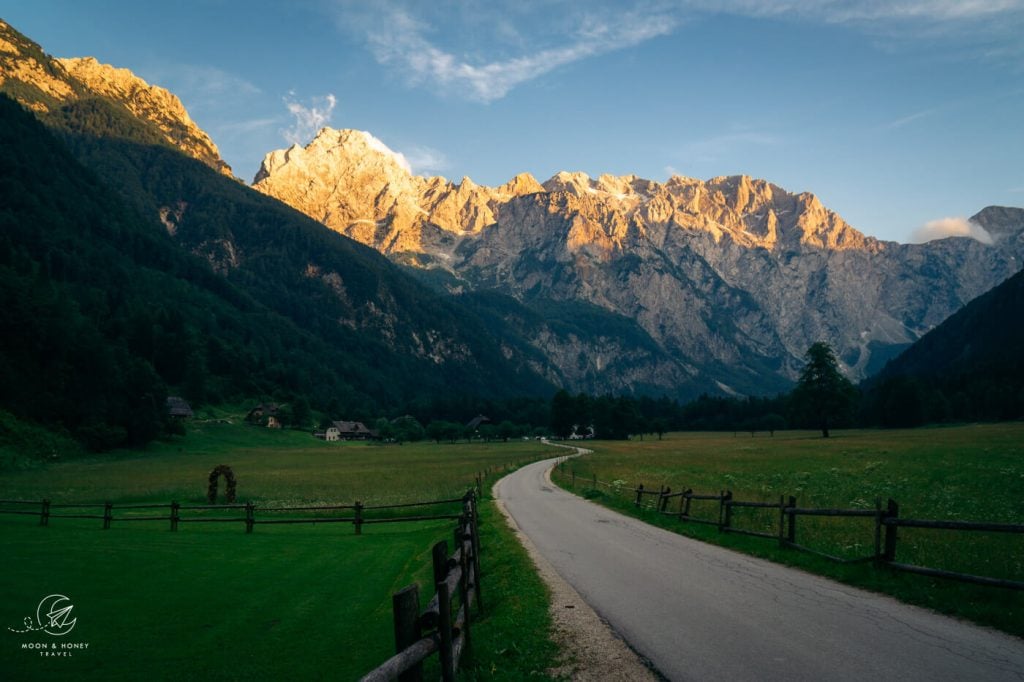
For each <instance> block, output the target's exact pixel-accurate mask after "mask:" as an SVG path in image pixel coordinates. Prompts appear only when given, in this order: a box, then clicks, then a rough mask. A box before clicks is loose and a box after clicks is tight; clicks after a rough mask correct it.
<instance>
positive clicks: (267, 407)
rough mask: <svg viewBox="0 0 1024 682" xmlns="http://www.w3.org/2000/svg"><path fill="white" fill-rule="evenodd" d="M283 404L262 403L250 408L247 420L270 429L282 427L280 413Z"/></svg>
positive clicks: (246, 416)
mask: <svg viewBox="0 0 1024 682" xmlns="http://www.w3.org/2000/svg"><path fill="white" fill-rule="evenodd" d="M281 407H282V406H281V405H278V404H277V403H260V404H259V405H257V406H256V407H254V408H252V409H251V410H249V414H247V415H245V421H247V422H248V423H250V424H255V425H257V426H265V427H267V428H268V429H279V428H281V416H280V414H279V412H280V410H281Z"/></svg>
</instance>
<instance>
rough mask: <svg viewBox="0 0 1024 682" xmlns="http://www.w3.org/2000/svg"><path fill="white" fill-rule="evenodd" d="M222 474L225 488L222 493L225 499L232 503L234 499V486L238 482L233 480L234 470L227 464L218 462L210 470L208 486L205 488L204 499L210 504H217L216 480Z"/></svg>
mask: <svg viewBox="0 0 1024 682" xmlns="http://www.w3.org/2000/svg"><path fill="white" fill-rule="evenodd" d="M221 476H224V481H225V482H226V484H227V490H226V491H225V493H224V497H225V501H226V502H227V503H228V504H232V503H233V502H234V501H235V488H236V487H237V486H238V482H237V481H236V480H235V472H233V471H232V470H231V467H229V466H228V465H227V464H218V465H217V466H215V467H214V468H213V471H211V472H210V487H209V488H207V489H206V499H207V501H208V502H209V503H210V504H217V481H218V479H220V477H221Z"/></svg>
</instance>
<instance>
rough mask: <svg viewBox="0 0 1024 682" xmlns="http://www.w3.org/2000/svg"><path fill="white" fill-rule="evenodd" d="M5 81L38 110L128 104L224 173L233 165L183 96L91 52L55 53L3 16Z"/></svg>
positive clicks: (1, 78)
mask: <svg viewBox="0 0 1024 682" xmlns="http://www.w3.org/2000/svg"><path fill="white" fill-rule="evenodd" d="M0 86H3V88H4V90H5V91H7V92H8V93H11V94H12V95H13V96H14V98H15V99H17V100H18V101H19V102H20V103H21V104H22V105H23V106H25V107H26V108H29V109H31V110H33V111H35V112H37V113H40V114H46V113H51V112H54V111H55V110H57V109H59V108H60V107H61V106H62V105H64V104H66V103H69V102H73V101H76V100H81V99H88V98H90V97H96V96H101V97H104V98H107V99H109V100H112V101H114V102H117V103H119V104H120V105H123V106H124V107H125V108H126V109H127V110H128V111H129V112H130V113H131V114H132V115H134V116H136V117H138V118H139V119H142V120H143V121H146V122H148V123H149V124H151V127H152V129H153V130H154V131H155V132H156V133H157V134H158V135H160V136H161V137H163V139H165V140H166V141H167V142H168V143H169V144H171V145H172V146H174V147H176V148H177V149H179V150H180V151H182V152H184V153H185V154H187V155H189V156H191V157H193V158H195V159H198V160H199V161H202V162H203V163H205V164H206V165H208V166H210V167H211V168H213V169H215V170H216V171H218V172H220V173H223V174H225V175H229V176H230V175H231V168H230V166H228V164H227V163H225V162H224V160H223V159H221V158H220V152H219V151H218V150H217V146H216V145H215V144H214V143H213V140H211V139H210V136H209V135H207V134H206V133H205V132H204V131H203V130H202V129H200V128H199V126H197V125H196V124H195V123H194V122H193V121H192V119H191V118H190V117H189V115H188V112H187V111H186V110H185V107H184V106H183V105H182V103H181V100H179V99H178V98H177V97H176V96H174V95H172V94H171V93H170V92H168V91H167V90H165V89H163V88H161V87H158V86H155V85H150V84H148V83H147V82H146V81H144V80H142V79H141V78H139V77H138V76H136V75H135V74H133V73H132V72H131V71H129V70H128V69H117V68H114V67H113V66H110V65H108V64H101V63H99V62H98V61H96V60H95V59H93V58H92V57H82V58H75V59H53V58H51V57H49V56H48V55H46V54H45V53H44V52H43V51H42V50H41V49H40V48H39V46H38V45H36V44H35V43H33V42H32V41H30V40H28V39H27V38H25V37H24V36H23V35H21V34H20V33H18V32H17V31H16V30H14V29H13V28H12V27H11V26H10V25H9V24H7V23H5V22H3V21H0Z"/></svg>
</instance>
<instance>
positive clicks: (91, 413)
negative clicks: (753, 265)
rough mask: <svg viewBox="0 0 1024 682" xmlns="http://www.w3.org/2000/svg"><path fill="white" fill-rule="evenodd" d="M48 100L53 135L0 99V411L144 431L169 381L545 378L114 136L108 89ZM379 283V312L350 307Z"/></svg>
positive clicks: (415, 289)
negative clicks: (228, 251) (176, 228)
mask: <svg viewBox="0 0 1024 682" xmlns="http://www.w3.org/2000/svg"><path fill="white" fill-rule="evenodd" d="M60 115H61V116H63V117H64V118H65V119H66V121H65V122H66V123H67V125H66V126H64V127H58V128H56V130H57V131H58V132H59V133H60V134H61V137H62V139H58V137H57V136H56V135H55V134H54V132H53V130H48V129H47V128H46V127H44V126H43V125H41V124H40V123H39V122H38V121H37V120H36V119H35V118H34V117H32V116H31V115H30V114H28V113H27V112H25V111H24V110H22V108H21V107H20V106H18V105H17V104H16V103H14V102H13V101H11V100H9V99H7V98H6V97H0V164H2V166H0V302H2V305H3V311H4V312H3V315H2V316H0V409H4V410H7V411H8V412H10V413H11V414H14V415H16V416H18V417H20V418H23V419H27V420H30V421H33V422H38V423H42V424H50V425H52V426H53V427H55V428H58V429H61V430H64V431H66V432H68V433H70V434H71V435H73V436H74V437H75V438H77V439H79V440H80V441H82V442H84V443H85V444H86V445H88V446H89V447H90V448H93V449H104V448H109V447H115V446H120V445H138V444H141V443H145V442H147V441H148V440H150V439H152V438H153V437H155V436H156V435H157V434H158V433H159V432H160V430H161V428H162V427H163V422H164V419H163V415H164V400H165V396H166V395H167V394H168V392H169V391H173V392H175V393H179V394H183V395H184V396H185V397H186V398H188V399H189V400H192V401H194V402H195V403H199V404H202V403H219V402H223V401H230V400H255V399H258V398H262V397H273V398H275V399H278V400H283V401H291V400H295V399H298V398H301V399H302V400H303V401H308V402H309V403H310V404H312V405H313V406H314V407H315V408H316V409H319V410H323V411H326V412H333V413H335V414H341V413H344V412H349V411H359V412H384V411H394V410H397V409H399V408H400V407H403V406H405V405H408V404H414V403H415V402H417V401H418V400H419V401H422V400H423V399H424V398H425V397H430V396H434V395H438V394H443V393H445V392H446V389H452V388H454V387H460V388H461V390H462V391H464V392H465V393H466V394H468V395H479V396H482V397H487V396H494V397H508V396H511V395H515V394H531V395H545V394H547V395H550V392H552V391H553V389H551V388H549V387H548V385H547V384H546V383H545V382H543V381H542V380H540V379H539V378H538V377H537V376H536V375H533V374H532V373H530V372H528V371H519V370H518V369H517V368H515V367H513V366H510V364H509V363H507V362H506V361H505V359H504V358H503V357H502V356H501V354H500V352H499V350H498V347H497V342H496V341H495V340H494V339H493V338H491V337H490V336H489V332H487V331H486V330H485V329H484V327H483V325H482V324H480V323H476V322H474V320H472V319H468V320H467V319H465V318H464V316H462V315H460V314H459V311H457V310H456V309H454V308H453V307H452V306H450V305H447V304H446V303H445V302H444V301H442V300H440V299H439V298H438V297H437V296H436V294H434V293H433V292H431V291H430V290H429V289H426V288H425V287H422V286H420V285H418V284H416V283H415V282H413V281H412V280H410V279H408V278H407V277H405V276H404V275H402V274H401V273H400V272H398V271H397V270H396V269H395V268H394V267H393V266H391V265H390V264H388V263H387V261H385V260H384V259H383V258H382V257H380V256H379V255H378V254H376V253H375V252H373V251H370V250H369V249H365V248H364V247H361V246H359V245H357V244H354V243H352V242H350V241H348V240H345V239H344V238H342V237H340V236H338V235H335V234H333V233H330V232H329V231H327V230H325V229H323V228H322V227H320V226H319V225H317V224H316V223H313V222H312V221H309V220H308V219H306V218H304V217H301V216H299V215H298V214H295V213H294V211H291V209H288V208H286V207H283V206H281V205H280V204H277V202H273V201H272V200H269V199H266V198H265V197H261V196H260V195H258V194H256V193H254V192H252V191H250V190H248V189H246V188H244V187H243V186H241V185H239V184H238V183H236V182H234V181H232V180H230V179H227V178H223V177H221V176H219V175H217V174H216V173H214V172H213V171H211V170H209V169H208V168H206V167H205V166H202V165H201V164H199V163H198V162H195V161H192V160H190V159H187V158H185V157H183V156H181V155H180V154H178V153H177V152H174V151H173V150H170V149H168V148H166V147H163V146H160V145H151V146H147V145H144V144H140V143H138V142H136V141H125V140H124V139H122V138H123V135H125V134H127V133H126V132H125V131H128V132H129V133H131V134H133V135H135V134H137V133H138V131H133V130H132V126H133V122H132V121H131V120H130V119H129V118H128V117H127V115H126V114H124V113H123V112H121V111H118V110H116V109H114V108H112V107H111V105H110V104H109V103H105V102H102V101H100V102H89V101H87V102H76V103H74V104H73V105H69V106H68V107H65V108H64V109H63V110H62V111H61V114H60ZM107 133H109V134H110V136H109V137H105V136H104V135H106V134H107ZM72 150H75V152H76V153H72ZM76 157H77V158H76ZM82 158H86V159H90V160H91V163H90V166H91V167H90V168H86V167H84V166H83V165H82V164H81V163H80V161H79V159H82ZM142 183H144V184H142ZM183 185H189V186H187V187H186V186H183ZM112 186H116V187H118V188H119V192H114V191H113V190H112V189H111V187H112ZM154 192H167V193H168V198H169V197H176V198H178V199H180V197H182V196H187V197H188V198H189V201H190V208H189V211H190V218H191V220H187V221H186V220H183V221H182V224H181V225H180V229H181V231H183V232H189V231H191V234H192V237H191V238H192V239H193V240H194V241H195V242H196V243H202V242H204V241H205V242H209V241H211V240H213V241H214V242H216V239H217V238H218V237H223V238H228V237H230V239H231V240H232V243H233V244H235V245H236V248H239V249H244V250H245V253H246V256H247V260H246V263H245V265H244V266H243V267H236V268H233V269H231V270H230V271H229V272H224V271H221V272H220V273H218V272H217V269H216V268H215V267H211V259H210V258H208V257H204V256H205V254H203V253H202V252H201V251H200V250H199V249H198V248H195V247H194V248H182V241H183V240H184V239H185V238H184V237H182V238H181V239H178V240H177V241H176V239H175V238H172V237H171V236H170V235H169V234H168V231H167V230H165V228H164V226H163V225H161V224H160V223H159V222H157V220H156V215H157V213H158V212H157V210H156V209H154V208H153V206H155V205H156V204H158V203H159V202H160V201H161V200H162V199H163V197H159V196H156V195H154V194H153V193H154ZM168 203H169V204H171V205H173V202H172V201H170V200H169V199H168ZM145 216H151V217H149V218H147V217H145ZM185 245H186V246H188V243H186V244H185ZM197 252H198V253H197ZM310 254H314V257H315V258H316V259H317V263H316V267H318V268H322V269H323V270H324V271H328V272H336V273H342V275H343V277H344V279H343V286H344V296H339V295H337V291H336V287H335V289H332V287H331V286H330V284H331V282H330V281H328V282H327V283H325V282H323V281H322V280H318V279H316V278H313V277H307V276H303V273H304V272H306V271H308V269H309V263H308V262H307V260H306V259H308V258H309V257H310ZM299 261H302V262H301V263H300V262H299ZM214 264H215V261H214ZM340 277H341V276H339V281H341V279H340ZM373 300H378V301H381V302H380V303H378V308H385V313H384V314H379V315H377V317H376V318H374V317H369V318H366V317H364V318H361V317H359V315H360V311H361V310H365V309H367V307H366V306H363V305H361V304H362V303H365V302H366V301H373ZM389 303H390V309H389V310H388V309H387V306H388V305H389ZM370 310H373V308H372V307H371V308H370ZM399 315H401V316H402V317H401V318H399ZM374 325H377V326H376V327H375V326H374ZM381 326H384V327H386V328H384V329H382V328H381ZM424 330H430V331H434V332H435V333H436V334H437V336H438V337H439V338H440V339H441V342H443V343H447V344H449V345H451V346H454V350H453V351H452V352H451V353H450V357H449V358H445V359H444V361H439V360H438V358H437V357H431V356H430V355H429V353H427V352H420V353H417V352H416V349H415V348H413V349H410V348H409V345H414V344H415V343H416V342H415V339H414V337H415V335H416V333H417V331H419V332H420V333H421V334H425V333H426V332H425V331H424ZM389 338H390V339H395V342H394V343H393V344H392V345H388V344H387V343H386V342H387V341H388V339H389ZM410 339H413V340H411V341H410ZM403 343H404V344H406V345H405V346H404V347H403V345H402V344H403ZM420 343H421V346H422V345H424V344H426V345H429V343H430V340H429V339H423V341H421V342H420ZM428 350H430V349H428ZM410 377H415V378H416V380H415V381H410V380H409V378H410Z"/></svg>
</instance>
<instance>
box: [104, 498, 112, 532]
mask: <svg viewBox="0 0 1024 682" xmlns="http://www.w3.org/2000/svg"><path fill="white" fill-rule="evenodd" d="M113 520H114V505H113V504H111V503H110V502H104V503H103V530H110V522H111V521H113Z"/></svg>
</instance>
